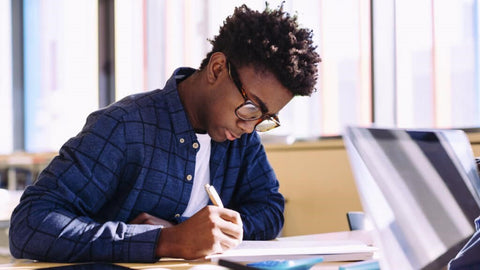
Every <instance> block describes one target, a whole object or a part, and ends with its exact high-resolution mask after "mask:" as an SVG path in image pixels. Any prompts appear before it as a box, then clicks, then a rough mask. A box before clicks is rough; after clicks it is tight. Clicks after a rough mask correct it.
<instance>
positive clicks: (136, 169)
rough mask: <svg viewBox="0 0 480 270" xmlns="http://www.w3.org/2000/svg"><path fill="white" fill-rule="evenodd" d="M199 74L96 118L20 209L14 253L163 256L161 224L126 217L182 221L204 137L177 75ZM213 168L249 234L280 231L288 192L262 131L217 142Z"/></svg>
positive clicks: (64, 257) (47, 257) (13, 230)
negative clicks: (272, 162)
mask: <svg viewBox="0 0 480 270" xmlns="http://www.w3.org/2000/svg"><path fill="white" fill-rule="evenodd" d="M193 72H194V70H193V69H189V68H181V69H177V70H176V71H175V73H174V75H173V76H172V78H170V79H169V80H168V82H167V84H166V86H165V88H164V89H163V90H154V91H151V92H146V93H141V94H136V95H132V96H129V97H126V98H124V99H123V100H121V101H119V102H117V103H115V104H112V105H110V106H108V107H106V108H104V109H101V110H99V111H96V112H94V113H92V114H91V115H90V116H89V117H88V119H87V123H86V124H85V126H84V128H83V130H82V131H81V132H80V133H79V134H78V135H77V136H76V137H74V138H72V139H70V140H69V141H67V142H66V143H65V145H63V146H62V148H61V150H60V153H59V155H58V156H57V157H55V158H54V159H53V161H52V162H51V163H50V164H49V165H48V166H47V168H46V169H45V170H44V171H43V172H42V173H41V174H40V176H39V179H38V181H37V182H36V183H35V185H33V186H29V187H28V188H27V189H26V190H25V192H24V194H23V196H22V199H21V202H20V204H19V206H17V208H16V209H15V211H14V213H13V214H12V219H11V226H10V234H9V235H10V250H11V252H12V255H13V256H15V257H17V258H29V259H36V260H42V261H62V262H73V261H117V262H120V261H128V262H137V261H138V262H152V261H155V260H157V259H158V258H157V257H156V256H155V253H154V252H155V248H156V243H157V239H158V236H159V233H160V231H161V227H160V226H153V225H133V224H128V222H129V221H131V220H132V219H133V218H135V217H136V216H137V215H138V214H140V213H142V212H147V213H149V214H151V215H154V216H157V217H160V218H162V219H165V220H169V221H171V222H176V223H178V222H182V221H183V220H184V218H183V217H181V214H182V213H183V212H184V210H185V208H186V207H187V204H188V201H189V197H190V193H191V190H192V184H193V181H195V176H194V172H195V155H196V153H197V151H198V149H196V148H195V147H194V143H198V141H197V138H196V135H195V132H194V130H193V128H192V126H191V125H190V123H189V122H188V120H187V117H186V114H185V111H184V109H183V106H182V103H181V102H180V98H179V96H178V93H177V80H178V79H181V78H182V77H185V76H188V75H190V74H191V73H193ZM210 173H211V179H210V182H211V184H212V185H214V186H215V188H216V189H217V191H219V194H220V197H221V198H222V201H223V203H224V204H225V206H226V207H228V208H231V209H234V210H236V211H238V212H239V213H240V214H241V216H242V219H243V224H244V239H271V238H274V237H276V236H277V234H278V233H279V231H280V230H281V228H282V226H283V209H284V198H283V197H282V195H281V194H280V193H279V192H278V181H277V179H276V176H275V174H274V172H273V170H272V168H271V166H270V165H269V163H268V161H267V158H266V154H265V151H264V149H263V146H262V144H261V142H260V139H259V136H258V135H257V134H256V133H255V132H254V133H252V134H246V135H244V136H242V137H241V138H240V139H238V140H236V141H234V142H230V141H226V142H223V143H216V142H212V150H211V159H210ZM190 176H192V177H193V178H192V179H193V180H189V179H191V177H190Z"/></svg>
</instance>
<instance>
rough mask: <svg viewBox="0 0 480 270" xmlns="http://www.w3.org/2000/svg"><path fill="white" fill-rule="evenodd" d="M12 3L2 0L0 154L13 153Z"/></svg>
mask: <svg viewBox="0 0 480 270" xmlns="http://www.w3.org/2000/svg"><path fill="white" fill-rule="evenodd" d="M10 3H11V1H10V0H0V59H2V60H1V61H0V115H1V117H0V127H1V130H2V132H0V153H10V152H12V151H13V108H12V104H13V99H12V76H13V74H12V48H11V44H12V32H11V30H12V24H11V21H12V18H11V6H10Z"/></svg>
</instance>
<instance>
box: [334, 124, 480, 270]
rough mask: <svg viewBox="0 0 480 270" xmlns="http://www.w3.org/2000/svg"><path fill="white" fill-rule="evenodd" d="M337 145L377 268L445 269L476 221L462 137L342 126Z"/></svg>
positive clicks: (479, 210) (476, 185) (479, 206)
mask: <svg viewBox="0 0 480 270" xmlns="http://www.w3.org/2000/svg"><path fill="white" fill-rule="evenodd" d="M343 139H344V142H345V147H346V149H347V153H348V156H349V160H350V163H351V167H352V171H353V174H354V178H355V182H356V185H357V188H358V191H359V195H360V199H361V202H362V206H363V209H364V211H365V213H366V216H367V217H368V218H369V219H370V221H371V223H372V224H373V226H374V229H375V230H374V232H375V233H374V236H375V237H374V238H375V239H376V244H377V245H378V246H379V247H380V250H381V254H380V260H381V261H380V262H381V264H382V266H383V267H385V268H382V269H398V267H399V266H402V267H401V268H402V269H439V268H441V267H443V266H445V265H447V263H448V261H449V260H451V259H452V258H454V257H455V255H456V253H457V252H458V251H459V250H460V249H461V247H462V246H463V245H464V244H465V243H466V241H467V240H468V239H469V237H470V236H471V235H472V234H473V233H474V224H473V221H474V219H475V218H476V217H478V216H479V215H480V196H479V190H480V179H479V176H478V173H477V166H476V163H475V160H474V156H473V152H472V149H471V145H470V142H469V140H468V138H467V136H466V134H465V133H464V132H463V131H460V130H414V129H387V128H383V129H382V128H363V127H347V128H346V130H345V132H344V135H343Z"/></svg>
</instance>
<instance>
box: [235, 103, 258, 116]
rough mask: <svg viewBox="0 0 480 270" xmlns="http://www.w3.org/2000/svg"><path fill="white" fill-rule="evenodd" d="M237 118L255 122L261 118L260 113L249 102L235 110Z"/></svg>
mask: <svg viewBox="0 0 480 270" xmlns="http://www.w3.org/2000/svg"><path fill="white" fill-rule="evenodd" d="M236 112H237V116H238V117H239V118H240V119H243V120H247V121H249V120H256V119H260V118H261V117H262V111H261V110H260V109H259V108H258V107H257V106H255V104H253V103H251V102H250V101H249V100H248V101H247V102H245V103H244V104H243V105H242V106H240V107H238V108H237V111H236Z"/></svg>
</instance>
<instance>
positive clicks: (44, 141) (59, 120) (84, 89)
mask: <svg viewBox="0 0 480 270" xmlns="http://www.w3.org/2000/svg"><path fill="white" fill-rule="evenodd" d="M97 8H98V6H97V1H95V0H85V1H78V2H77V1H56V0H46V1H37V0H25V1H24V59H25V65H24V72H25V74H24V76H25V79H24V81H25V84H24V85H25V140H26V146H25V148H26V150H27V151H30V152H39V151H52V150H56V149H59V148H60V146H61V145H62V144H63V143H64V142H65V141H66V140H67V139H68V138H70V137H72V136H74V135H75V134H77V133H78V132H79V131H80V129H81V128H82V125H83V124H84V123H85V119H86V117H87V115H88V114H89V113H90V112H92V111H94V110H96V109H97V108H98V42H97V40H98V24H97V21H98V14H97Z"/></svg>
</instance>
